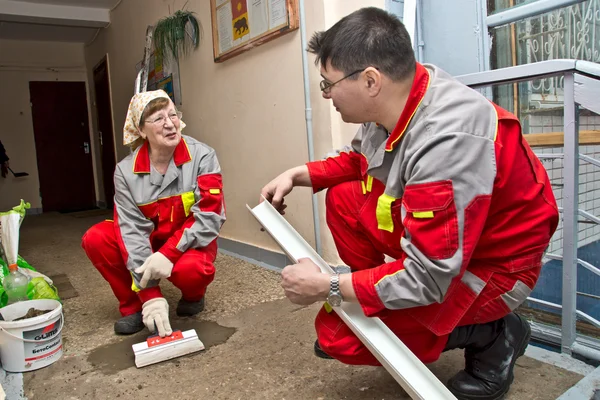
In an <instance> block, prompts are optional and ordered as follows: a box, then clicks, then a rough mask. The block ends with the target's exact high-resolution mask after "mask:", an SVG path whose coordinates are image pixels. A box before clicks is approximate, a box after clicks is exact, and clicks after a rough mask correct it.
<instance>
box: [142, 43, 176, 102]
mask: <svg viewBox="0 0 600 400" xmlns="http://www.w3.org/2000/svg"><path fill="white" fill-rule="evenodd" d="M172 66H175V67H172ZM141 68H142V61H140V62H139V63H137V65H136V72H139V71H140V69H141ZM158 89H162V90H164V91H165V92H167V94H168V95H169V97H171V100H172V101H173V103H175V104H176V105H178V106H180V105H181V86H180V82H179V68H178V65H177V63H176V62H174V61H169V62H165V61H164V58H163V57H161V56H160V55H158V54H157V53H156V52H152V54H151V55H150V62H149V65H148V87H147V89H146V90H148V91H150V90H158Z"/></svg>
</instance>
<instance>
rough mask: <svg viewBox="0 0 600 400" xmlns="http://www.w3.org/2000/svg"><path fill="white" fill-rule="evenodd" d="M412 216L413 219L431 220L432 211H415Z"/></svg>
mask: <svg viewBox="0 0 600 400" xmlns="http://www.w3.org/2000/svg"><path fill="white" fill-rule="evenodd" d="M412 215H413V217H415V218H433V211H415V212H414V213H412Z"/></svg>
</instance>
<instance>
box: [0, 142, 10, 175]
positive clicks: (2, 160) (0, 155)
mask: <svg viewBox="0 0 600 400" xmlns="http://www.w3.org/2000/svg"><path fill="white" fill-rule="evenodd" d="M8 160H9V158H8V156H7V155H6V150H5V149H4V146H3V145H2V142H0V174H1V175H2V177H3V178H6V175H8V167H9V166H10V165H9V163H8Z"/></svg>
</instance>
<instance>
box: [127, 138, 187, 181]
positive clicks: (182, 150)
mask: <svg viewBox="0 0 600 400" xmlns="http://www.w3.org/2000/svg"><path fill="white" fill-rule="evenodd" d="M191 160H192V155H191V154H190V150H189V149H188V146H187V143H186V142H185V139H184V138H181V140H180V141H179V144H178V145H177V147H175V152H174V153H173V161H174V162H175V165H176V166H178V167H179V166H180V165H181V164H185V163H187V162H190V161H191ZM133 173H135V174H149V173H150V152H149V151H148V141H147V140H146V141H145V142H144V144H143V145H142V147H140V149H139V150H138V152H137V154H136V155H135V160H134V161H133Z"/></svg>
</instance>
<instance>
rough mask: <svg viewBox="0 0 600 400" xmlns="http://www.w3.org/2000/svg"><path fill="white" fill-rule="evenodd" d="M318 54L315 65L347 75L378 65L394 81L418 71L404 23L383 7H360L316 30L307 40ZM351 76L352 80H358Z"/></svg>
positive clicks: (309, 46) (311, 50) (309, 49)
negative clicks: (329, 67)
mask: <svg viewBox="0 0 600 400" xmlns="http://www.w3.org/2000/svg"><path fill="white" fill-rule="evenodd" d="M308 51H309V52H311V53H313V54H316V56H317V59H316V60H315V64H319V63H321V65H323V66H325V65H327V61H329V62H330V63H331V66H332V67H334V68H335V69H338V70H340V71H342V72H344V74H351V73H352V72H354V71H356V70H359V69H361V68H367V67H376V68H377V69H379V71H381V72H382V73H384V74H385V75H387V76H388V77H390V78H391V79H393V80H396V81H400V80H404V79H406V78H407V77H409V76H410V75H411V74H412V73H413V72H414V70H415V67H416V65H415V55H414V51H413V48H412V46H411V42H410V36H409V34H408V32H407V31H406V28H405V27H404V24H403V23H402V22H400V20H399V19H398V18H397V17H396V16H394V15H393V14H390V13H388V12H387V11H384V10H382V9H380V8H376V7H368V8H361V9H360V10H358V11H355V12H353V13H352V14H349V15H347V16H345V17H344V18H342V19H341V20H339V21H338V22H337V23H336V24H335V25H333V26H332V27H331V28H329V29H328V30H326V31H320V32H316V33H315V34H314V35H313V37H312V38H311V39H310V42H309V43H308ZM356 77H357V76H352V77H350V79H356Z"/></svg>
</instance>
